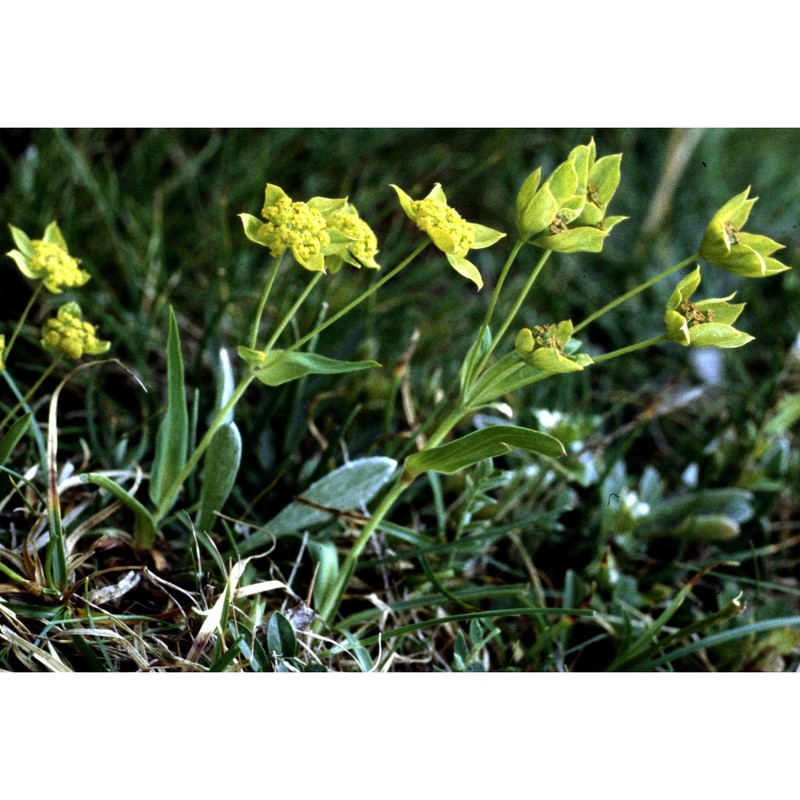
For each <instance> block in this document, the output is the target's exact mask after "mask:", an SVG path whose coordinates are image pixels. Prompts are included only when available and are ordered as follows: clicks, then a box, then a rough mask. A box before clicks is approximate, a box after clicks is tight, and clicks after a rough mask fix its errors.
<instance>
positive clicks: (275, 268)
mask: <svg viewBox="0 0 800 800" xmlns="http://www.w3.org/2000/svg"><path fill="white" fill-rule="evenodd" d="M282 260H283V253H281V254H280V255H279V256H278V257H277V258H276V259H274V262H275V263H274V264H273V265H272V270H271V271H270V273H269V278H268V279H267V283H266V286H265V287H264V291H263V292H262V294H261V300H260V301H259V304H258V310H257V311H256V316H255V320H254V321H253V331H252V333H251V334H250V349H251V350H255V349H256V343H257V342H258V329H259V328H260V327H261V317H262V316H263V314H264V306H266V304H267V298H268V297H269V293H270V292H271V291H272V285H273V284H274V283H275V277H276V276H277V274H278V268H279V267H280V265H281V261H282Z"/></svg>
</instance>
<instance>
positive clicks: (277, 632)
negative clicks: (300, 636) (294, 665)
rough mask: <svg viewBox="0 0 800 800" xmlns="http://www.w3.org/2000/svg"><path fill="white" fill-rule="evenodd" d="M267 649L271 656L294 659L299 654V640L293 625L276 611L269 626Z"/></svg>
mask: <svg viewBox="0 0 800 800" xmlns="http://www.w3.org/2000/svg"><path fill="white" fill-rule="evenodd" d="M267 649H268V650H269V654H270V655H277V656H279V657H281V658H294V657H295V655H296V654H297V639H296V637H295V635H294V628H293V627H292V623H291V622H289V620H288V619H286V617H284V616H283V614H281V612H280V611H276V612H275V613H274V614H273V615H272V616H271V617H270V620H269V624H268V625H267Z"/></svg>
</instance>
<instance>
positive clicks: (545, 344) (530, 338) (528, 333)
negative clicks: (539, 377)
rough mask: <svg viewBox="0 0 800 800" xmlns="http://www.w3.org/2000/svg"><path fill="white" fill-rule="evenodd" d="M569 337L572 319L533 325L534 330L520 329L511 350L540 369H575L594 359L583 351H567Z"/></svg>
mask: <svg viewBox="0 0 800 800" xmlns="http://www.w3.org/2000/svg"><path fill="white" fill-rule="evenodd" d="M571 338H572V320H569V319H568V320H564V321H563V322H559V323H558V324H557V325H556V324H553V325H536V326H535V327H534V329H533V330H531V329H530V328H523V329H522V330H521V331H520V332H519V333H518V334H517V338H516V340H515V342H514V349H515V350H516V351H517V354H518V355H519V356H521V357H522V360H523V361H524V362H525V363H526V364H528V365H529V366H531V367H535V368H536V369H540V370H542V371H543V372H575V371H576V370H581V369H583V368H584V367H586V366H588V365H589V364H591V363H593V362H592V359H591V358H590V357H589V356H588V355H587V354H585V353H578V354H576V355H569V354H568V352H567V345H568V344H569V341H570V339H571ZM573 352H574V350H573Z"/></svg>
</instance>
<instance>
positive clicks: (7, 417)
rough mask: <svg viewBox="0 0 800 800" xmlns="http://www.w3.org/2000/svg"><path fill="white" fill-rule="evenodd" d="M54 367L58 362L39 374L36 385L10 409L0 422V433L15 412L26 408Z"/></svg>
mask: <svg viewBox="0 0 800 800" xmlns="http://www.w3.org/2000/svg"><path fill="white" fill-rule="evenodd" d="M56 366H58V361H54V362H53V363H52V364H51V365H50V366H49V367H48V368H47V369H46V370H45V371H44V372H43V373H42V374H41V376H40V377H39V380H37V381H36V383H34V384H33V386H31V388H30V389H28V391H27V392H26V393H25V396H24V397H22V398H20V399H19V400H18V401H17V404H16V405H15V406H14V408H12V409H11V411H9V412H8V414H6V415H5V417H3V419H2V421H0V431H2V430H3V428H5V426H6V425H7V424H8V422H9V421H10V420H11V419H12V418H13V416H14V415H15V414H16V413H17V411H19V409H20V408H23V407H25V408H28V405H27V403H28V401H29V400H30V399H31V397H33V395H34V394H36V392H37V390H38V389H39V387H40V386H41V385H42V384H43V383H44V382H45V381H46V380H47V376H48V375H50V373H51V372H52V371H53V370H54V369H55V368H56Z"/></svg>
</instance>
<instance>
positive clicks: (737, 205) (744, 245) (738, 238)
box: [700, 186, 789, 278]
mask: <svg viewBox="0 0 800 800" xmlns="http://www.w3.org/2000/svg"><path fill="white" fill-rule="evenodd" d="M749 193H750V187H749V186H748V187H747V188H746V189H745V190H744V191H743V192H742V193H741V194H737V195H736V197H732V198H731V199H730V200H728V202H727V203H725V205H724V206H722V208H721V209H720V210H719V211H717V213H716V214H714V216H713V217H712V218H711V222H709V223H708V227H707V228H706V230H705V233H704V234H703V241H702V242H701V243H700V257H701V258H703V259H705V260H706V261H708V262H709V263H711V264H713V265H714V266H716V267H721V268H722V269H724V270H727V271H728V272H733V273H734V274H736V275H742V276H743V277H745V278H766V277H768V276H769V275H775V274H777V273H779V272H784V271H785V270H787V269H789V267H787V266H786V265H785V264H781V262H780V261H778V260H777V259H775V258H770V256H771V255H772V254H773V253H775V252H776V251H778V250H782V249H783V247H784V246H783V245H782V244H778V242H774V241H773V240H772V239H770V238H769V237H768V236H761V235H759V234H756V233H743V232H742V228H743V227H744V224H745V222H747V218H748V217H749V216H750V211H751V209H752V208H753V204H754V203H755V202H756V200H758V198H757V197H752V198H750V199H749V200H748V199H747V195H748V194H749Z"/></svg>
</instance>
